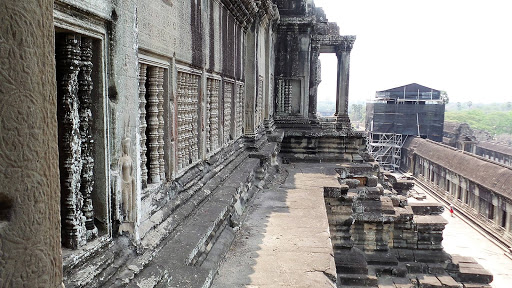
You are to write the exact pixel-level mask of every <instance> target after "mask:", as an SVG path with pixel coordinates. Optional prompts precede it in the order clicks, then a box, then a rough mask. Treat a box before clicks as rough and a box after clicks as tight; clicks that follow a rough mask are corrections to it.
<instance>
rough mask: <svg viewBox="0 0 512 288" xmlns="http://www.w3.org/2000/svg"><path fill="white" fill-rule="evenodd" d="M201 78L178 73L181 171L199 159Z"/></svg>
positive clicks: (179, 160)
mask: <svg viewBox="0 0 512 288" xmlns="http://www.w3.org/2000/svg"><path fill="white" fill-rule="evenodd" d="M199 83H200V76H199V75H195V74H191V73H187V72H182V71H179V72H178V85H177V95H176V101H177V103H176V104H177V111H176V113H177V129H178V131H177V132H178V133H177V134H178V139H177V166H178V170H181V169H183V168H185V167H187V166H189V165H190V164H192V163H194V162H195V161H197V160H198V159H199V145H198V139H197V135H199V130H198V117H199V112H200V110H199V105H198V104H199Z"/></svg>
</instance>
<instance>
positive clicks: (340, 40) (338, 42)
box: [312, 35, 356, 52]
mask: <svg viewBox="0 0 512 288" xmlns="http://www.w3.org/2000/svg"><path fill="white" fill-rule="evenodd" d="M312 41H313V43H318V44H319V45H320V46H336V47H337V50H338V51H339V52H350V51H351V50H352V47H353V46H354V42H355V41H356V36H354V35H343V36H342V35H314V36H313V37H312Z"/></svg>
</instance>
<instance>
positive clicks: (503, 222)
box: [501, 210, 507, 228]
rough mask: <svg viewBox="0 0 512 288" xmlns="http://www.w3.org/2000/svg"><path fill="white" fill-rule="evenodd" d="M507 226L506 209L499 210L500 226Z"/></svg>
mask: <svg viewBox="0 0 512 288" xmlns="http://www.w3.org/2000/svg"><path fill="white" fill-rule="evenodd" d="M506 226H507V211H505V210H501V227H503V228H505V227H506Z"/></svg>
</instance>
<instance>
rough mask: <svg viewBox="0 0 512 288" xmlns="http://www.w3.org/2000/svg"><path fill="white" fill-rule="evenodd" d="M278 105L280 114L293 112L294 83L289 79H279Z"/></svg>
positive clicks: (277, 108)
mask: <svg viewBox="0 0 512 288" xmlns="http://www.w3.org/2000/svg"><path fill="white" fill-rule="evenodd" d="M276 94H277V107H276V110H277V111H276V112H277V113H278V114H290V113H292V101H291V97H290V96H291V94H292V83H291V81H290V80H289V79H278V80H277V93H276Z"/></svg>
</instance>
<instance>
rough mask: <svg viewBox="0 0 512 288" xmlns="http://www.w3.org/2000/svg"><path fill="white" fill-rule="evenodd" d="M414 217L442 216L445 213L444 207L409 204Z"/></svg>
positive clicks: (429, 204)
mask: <svg viewBox="0 0 512 288" xmlns="http://www.w3.org/2000/svg"><path fill="white" fill-rule="evenodd" d="M409 206H410V207H411V209H412V211H413V213H414V215H440V214H442V213H443V212H444V206H443V205H442V204H439V203H422V202H419V203H418V202H415V203H409Z"/></svg>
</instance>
